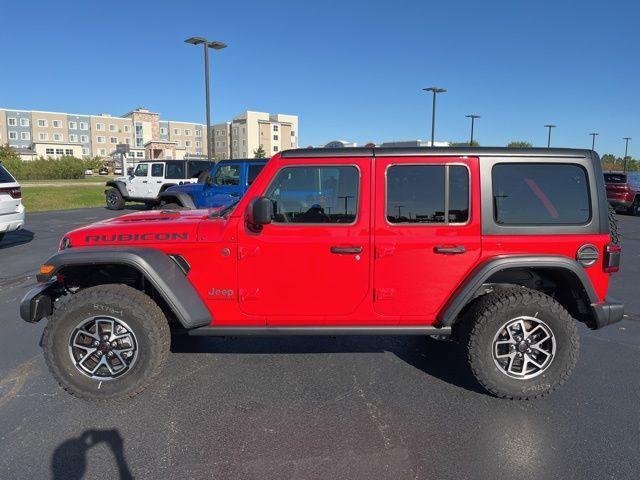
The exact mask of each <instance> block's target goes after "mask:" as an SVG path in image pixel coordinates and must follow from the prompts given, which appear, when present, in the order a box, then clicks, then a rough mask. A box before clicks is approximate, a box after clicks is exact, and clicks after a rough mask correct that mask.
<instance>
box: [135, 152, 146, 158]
mask: <svg viewBox="0 0 640 480" xmlns="http://www.w3.org/2000/svg"><path fill="white" fill-rule="evenodd" d="M136 157H137V158H144V152H136Z"/></svg>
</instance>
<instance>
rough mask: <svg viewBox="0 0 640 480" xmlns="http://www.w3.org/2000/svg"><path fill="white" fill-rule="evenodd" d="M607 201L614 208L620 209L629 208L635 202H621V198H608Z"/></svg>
mask: <svg viewBox="0 0 640 480" xmlns="http://www.w3.org/2000/svg"><path fill="white" fill-rule="evenodd" d="M607 201H608V202H609V203H610V204H611V205H612V206H613V207H618V208H628V207H630V206H631V205H632V204H633V200H621V199H619V198H607Z"/></svg>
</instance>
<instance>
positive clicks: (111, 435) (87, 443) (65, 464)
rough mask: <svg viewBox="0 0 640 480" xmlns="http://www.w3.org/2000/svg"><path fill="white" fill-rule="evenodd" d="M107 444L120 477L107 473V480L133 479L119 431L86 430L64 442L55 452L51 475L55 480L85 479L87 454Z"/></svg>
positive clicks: (52, 459)
mask: <svg viewBox="0 0 640 480" xmlns="http://www.w3.org/2000/svg"><path fill="white" fill-rule="evenodd" d="M101 443H104V444H106V445H107V446H108V447H109V449H110V450H111V452H112V453H113V456H114V457H115V460H116V462H117V464H118V475H117V476H116V475H114V474H113V472H105V477H106V478H119V479H121V480H122V479H133V475H132V474H131V471H130V470H129V465H127V461H126V459H125V457H124V449H123V446H124V441H123V439H122V436H121V435H120V432H118V430H116V429H113V430H94V429H92V430H85V431H84V432H83V433H82V434H81V435H80V436H79V437H77V438H71V439H69V440H66V441H64V442H63V443H61V444H60V445H58V447H57V448H56V449H55V451H54V452H53V457H52V458H51V473H52V478H53V479H54V480H62V479H64V480H76V479H78V480H79V479H81V478H84V475H85V473H86V470H87V454H88V452H89V450H90V449H91V448H92V447H94V446H95V445H99V444H101Z"/></svg>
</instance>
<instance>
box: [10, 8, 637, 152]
mask: <svg viewBox="0 0 640 480" xmlns="http://www.w3.org/2000/svg"><path fill="white" fill-rule="evenodd" d="M0 14H1V15H2V17H3V21H2V22H1V24H2V28H0V41H1V45H2V47H1V50H0V52H1V53H0V106H2V107H9V108H22V109H37V110H53V111H68V112H74V113H76V112H77V113H99V112H109V113H111V114H114V115H121V114H123V113H125V112H127V111H129V110H130V109H131V108H134V107H136V106H139V105H144V106H147V107H148V108H150V109H152V110H154V111H159V112H160V113H161V114H162V116H163V117H164V118H168V119H176V120H191V121H199V122H204V106H203V104H204V100H203V96H204V95H203V80H202V76H203V75H202V55H201V50H200V49H199V48H198V49H196V48H195V47H192V46H188V45H186V44H184V43H183V40H184V39H185V38H187V37H189V36H192V35H202V36H207V37H209V38H210V39H217V40H222V41H225V42H226V43H228V44H229V48H227V49H226V50H223V51H221V52H213V77H212V78H213V116H214V121H220V120H226V119H229V118H230V117H232V116H233V115H235V114H237V113H239V112H241V111H243V110H247V109H249V110H260V111H268V112H280V113H292V114H298V115H299V116H300V137H301V138H300V145H303V146H306V145H308V144H313V145H318V144H322V143H325V142H327V141H329V140H334V139H346V140H351V141H356V142H358V143H360V144H362V143H365V142H367V141H375V142H380V141H385V140H400V139H416V138H422V139H427V138H428V132H429V129H430V109H431V107H430V97H428V96H427V95H426V94H425V93H423V92H421V88H422V87H426V86H430V85H438V86H442V87H445V88H447V89H448V90H449V91H448V93H446V94H444V95H442V96H441V97H439V105H438V121H437V132H436V136H437V139H441V140H465V139H467V138H468V134H469V124H468V119H466V118H464V115H465V114H468V113H478V114H480V115H482V118H481V119H480V120H479V121H478V124H477V130H476V132H477V138H478V139H479V140H480V142H481V143H482V144H483V145H504V144H506V143H507V142H508V141H509V140H513V139H519V140H528V141H531V142H533V143H534V145H536V146H542V145H544V144H545V143H546V130H545V129H544V128H543V125H544V124H545V123H555V124H557V125H558V128H557V129H555V131H554V133H553V144H554V145H556V146H571V147H586V146H590V137H589V136H588V133H589V132H591V131H594V130H596V131H599V132H600V134H601V135H600V137H599V139H598V145H597V150H598V151H599V152H600V153H601V154H602V153H605V152H612V153H615V154H617V155H620V156H621V155H622V153H623V141H622V140H621V137H624V136H631V137H634V139H633V140H632V142H631V148H630V155H633V156H635V157H640V120H639V113H640V112H639V107H640V62H639V61H638V58H639V54H640V51H639V47H640V31H639V30H638V19H640V6H638V3H637V2H634V1H632V0H629V1H624V2H617V1H609V2H603V1H596V2H593V1H590V0H588V1H585V0H583V1H581V2H577V1H571V2H568V1H567V2H563V1H559V0H557V1H546V0H545V1H536V2H524V1H514V0H509V1H501V2H496V1H478V0H473V1H466V2H456V1H448V2H431V1H427V0H422V1H419V0H417V1H401V0H395V1H388V0H387V1H382V2H379V1H373V0H369V1H363V2H359V1H358V2H356V1H353V2H350V1H347V0H343V1H341V2H333V1H327V0H323V1H315V2H311V1H300V0H298V1H282V0H281V1H265V0H260V1H256V2H254V1H241V2H234V1H228V0H225V1H206V0H200V1H198V2H192V1H189V0H181V1H172V2H164V1H153V2H151V1H141V0H140V1H135V2H133V1H126V2H119V1H112V2H107V3H99V2H98V3H96V2H66V1H46V2H45V1H38V2H36V1H28V0H23V1H21V2H8V1H7V2H3V5H2V8H1V9H0Z"/></svg>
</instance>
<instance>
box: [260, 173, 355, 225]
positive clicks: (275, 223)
mask: <svg viewBox="0 0 640 480" xmlns="http://www.w3.org/2000/svg"><path fill="white" fill-rule="evenodd" d="M265 166H266V165H265ZM307 167H325V168H335V167H354V168H355V169H356V170H357V172H358V187H357V189H358V204H357V205H356V217H355V218H354V219H353V222H351V223H280V222H273V221H272V222H271V223H270V224H269V225H273V226H278V227H280V226H282V227H288V228H291V227H300V226H302V227H320V228H328V227H353V226H354V225H356V224H357V223H358V222H359V221H360V210H361V208H360V207H361V203H362V169H361V168H360V165H358V164H356V163H331V164H327V163H308V164H296V165H282V166H281V167H280V168H279V169H278V170H276V172H275V173H274V174H273V176H272V177H271V181H270V182H269V185H267V188H265V189H264V190H263V191H262V195H263V196H266V193H267V191H268V190H269V189H270V188H271V185H273V184H274V183H275V181H276V178H278V175H279V174H280V172H281V171H282V170H284V169H285V168H307Z"/></svg>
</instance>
